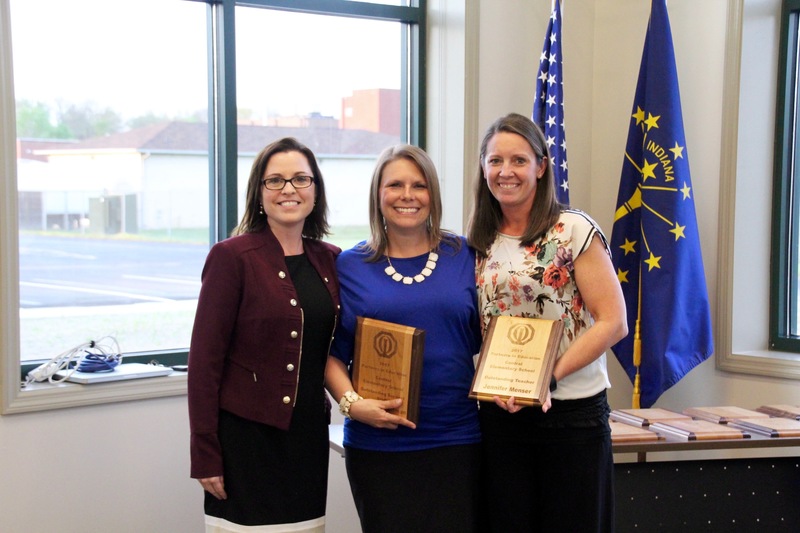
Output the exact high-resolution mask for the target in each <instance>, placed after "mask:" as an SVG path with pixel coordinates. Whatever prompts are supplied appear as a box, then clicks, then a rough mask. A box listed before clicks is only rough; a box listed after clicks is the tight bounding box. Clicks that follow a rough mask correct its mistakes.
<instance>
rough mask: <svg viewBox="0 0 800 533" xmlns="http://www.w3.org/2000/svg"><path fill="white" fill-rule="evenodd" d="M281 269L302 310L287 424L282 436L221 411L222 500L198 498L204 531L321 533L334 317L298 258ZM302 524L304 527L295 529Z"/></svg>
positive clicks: (266, 338)
mask: <svg viewBox="0 0 800 533" xmlns="http://www.w3.org/2000/svg"><path fill="white" fill-rule="evenodd" d="M286 264H287V267H288V269H289V276H290V277H291V279H292V281H293V282H294V286H295V288H296V290H297V295H298V300H299V301H300V306H301V308H302V311H303V339H302V353H301V357H300V365H299V366H300V368H299V373H300V374H299V375H300V378H299V386H298V391H297V400H296V404H295V406H294V410H293V414H292V422H291V425H290V427H289V430H288V431H283V430H281V429H278V428H275V427H272V426H268V425H265V424H260V423H257V422H253V421H250V420H246V419H244V418H241V417H238V416H236V415H234V414H231V413H229V412H226V411H221V412H220V417H219V433H218V434H219V439H220V444H221V446H222V458H223V468H224V482H225V491H226V492H227V494H228V499H227V500H224V501H221V500H217V499H216V498H214V497H213V496H211V495H210V494H209V493H206V494H205V512H206V525H207V526H209V529H207V531H226V528H225V526H226V522H227V523H228V524H227V525H240V526H258V525H271V526H273V527H274V526H276V525H280V524H287V525H288V524H292V525H293V529H291V531H317V530H318V531H324V517H325V502H326V498H327V489H328V420H329V412H328V409H327V406H326V396H325V389H324V377H325V364H326V361H327V356H328V348H329V344H330V339H331V334H332V332H333V326H334V316H335V315H334V308H333V302H332V300H331V297H330V294H329V293H328V291H327V289H326V288H325V284H324V283H323V281H322V280H321V279H320V277H319V274H318V273H317V271H316V270H314V267H313V266H312V265H311V263H310V262H309V261H308V258H307V257H306V256H305V254H303V255H296V256H288V257H286ZM264 342H269V332H264ZM307 521H310V523H309V524H308V526H309V527H308V529H297V528H296V526H297V525H298V523H299V522H307ZM215 528H216V529H215ZM270 531H273V529H270ZM274 531H281V529H280V528H276V529H274Z"/></svg>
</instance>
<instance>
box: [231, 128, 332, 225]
mask: <svg viewBox="0 0 800 533" xmlns="http://www.w3.org/2000/svg"><path fill="white" fill-rule="evenodd" d="M285 152H300V153H301V154H303V155H304V156H305V157H306V159H307V160H308V165H309V166H310V167H311V173H312V174H313V178H314V186H315V190H314V192H315V202H314V209H313V210H312V211H311V213H309V215H308V216H307V217H306V220H305V223H304V224H303V236H305V237H308V238H310V239H321V238H323V237H324V236H326V235H328V233H329V230H330V226H329V225H328V201H327V200H326V198H325V182H324V181H323V180H322V172H321V171H320V169H319V165H318V164H317V158H316V157H314V152H312V151H311V149H310V148H308V147H307V146H306V145H304V144H302V143H301V142H300V141H298V140H297V139H295V138H293V137H284V138H283V139H278V140H277V141H275V142H273V143H270V144H268V145H267V146H266V147H264V149H263V150H261V152H259V154H258V155H257V156H256V158H255V160H254V161H253V166H252V167H251V168H250V177H249V178H248V179H247V193H246V194H245V204H244V214H243V215H242V220H241V221H240V222H239V225H238V226H236V227H235V228H234V229H233V231H232V232H231V235H241V234H243V233H257V232H260V231H264V230H265V229H266V228H267V225H268V224H267V215H266V214H263V213H261V212H260V211H261V180H262V179H263V178H264V172H266V170H267V164H268V163H269V160H270V158H271V157H272V156H273V155H275V154H279V153H285Z"/></svg>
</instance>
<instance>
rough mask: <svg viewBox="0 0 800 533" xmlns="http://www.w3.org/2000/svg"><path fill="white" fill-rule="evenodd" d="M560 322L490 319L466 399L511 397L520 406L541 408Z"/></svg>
mask: <svg viewBox="0 0 800 533" xmlns="http://www.w3.org/2000/svg"><path fill="white" fill-rule="evenodd" d="M563 333H564V323H563V322H561V321H560V320H545V319H543V318H524V317H515V316H505V315H501V316H494V317H492V319H491V321H490V322H489V327H488V328H487V329H486V333H485V335H484V337H483V345H482V346H481V353H480V355H479V357H478V364H477V367H476V369H475V377H474V378H473V380H472V389H471V391H470V395H469V397H470V398H473V399H477V400H482V401H492V399H493V397H495V396H497V397H499V398H501V399H503V400H508V399H509V398H511V397H512V396H513V397H514V400H515V402H516V403H518V404H520V405H542V403H544V401H545V400H546V398H547V393H548V390H549V388H550V378H551V377H552V375H553V367H554V366H555V364H556V358H557V357H558V349H559V345H560V343H561V336H562V335H563Z"/></svg>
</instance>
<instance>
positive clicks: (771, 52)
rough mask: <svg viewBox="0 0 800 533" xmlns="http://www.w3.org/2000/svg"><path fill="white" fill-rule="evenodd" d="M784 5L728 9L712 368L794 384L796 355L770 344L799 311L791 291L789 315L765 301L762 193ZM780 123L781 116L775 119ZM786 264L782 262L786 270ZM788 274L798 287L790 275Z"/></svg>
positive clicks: (770, 164) (761, 2) (769, 161)
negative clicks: (775, 328) (777, 327)
mask: <svg viewBox="0 0 800 533" xmlns="http://www.w3.org/2000/svg"><path fill="white" fill-rule="evenodd" d="M782 3H784V0H745V1H742V2H732V3H729V4H728V30H727V35H728V37H727V42H726V64H725V93H724V101H723V110H724V112H723V127H722V139H723V143H722V150H721V163H720V168H721V177H720V184H721V187H720V191H721V194H722V198H721V201H720V219H719V236H720V238H719V265H720V266H719V272H718V281H719V285H718V295H717V304H718V305H717V313H716V314H717V335H716V339H717V343H716V363H717V367H718V368H720V369H722V370H726V371H730V372H740V373H745V374H755V375H764V376H777V377H783V378H793V379H800V356H798V354H797V353H795V352H792V351H789V350H790V348H788V347H785V346H778V345H777V344H773V342H772V338H771V331H770V329H771V324H772V325H774V324H776V322H775V321H774V319H773V318H772V317H773V314H775V317H776V318H777V317H779V316H781V314H782V313H783V321H784V322H783V323H784V325H785V326H786V328H787V329H786V330H785V331H790V329H789V328H790V327H792V326H789V324H790V323H791V313H796V311H797V303H798V302H797V297H796V294H797V293H796V290H797V289H796V286H795V289H794V291H795V296H790V292H789V291H787V290H786V288H787V287H788V286H789V285H788V284H787V285H785V286H784V290H783V294H784V301H783V305H787V306H793V307H794V311H789V309H788V308H785V309H784V310H782V311H780V312H778V307H777V302H776V301H775V300H774V298H775V296H776V295H777V293H773V294H772V296H773V302H772V303H771V302H770V301H769V295H770V293H771V289H770V283H771V281H777V280H775V279H772V280H771V279H770V278H774V277H775V276H774V274H772V273H771V275H770V276H766V275H764V273H765V272H770V262H771V256H772V255H773V254H777V253H780V252H778V249H777V248H775V249H772V250H771V248H770V246H771V244H772V243H771V241H770V238H768V237H767V235H770V236H771V235H772V231H777V228H775V227H773V228H772V229H770V230H768V229H767V228H768V227H769V226H770V221H771V220H772V217H773V215H775V216H777V217H778V220H780V216H781V215H779V213H780V210H779V209H775V208H774V207H773V202H772V197H771V195H770V194H768V193H767V192H762V191H768V190H769V189H770V187H771V186H772V185H773V179H774V178H773V169H774V168H778V167H779V165H775V163H774V162H775V161H778V158H776V157H775V152H774V150H775V146H773V140H774V139H775V138H776V137H775V135H776V123H775V117H776V113H775V110H776V108H777V107H776V93H777V92H778V91H776V87H777V84H778V82H777V80H778V78H779V76H778V72H780V71H781V67H780V66H779V63H778V61H779V58H778V56H779V53H778V50H779V37H780V35H781V27H782V26H781V5H782ZM795 31H796V27H795ZM795 53H796V50H795ZM743 65H747V69H746V70H743V69H742V68H741V67H742V66H743ZM770 80H771V81H770ZM786 80H789V77H787V78H786ZM790 83H791V81H790ZM785 118H786V115H785V114H783V111H779V113H778V120H779V121H783V120H784V119H785ZM782 136H783V134H782V133H781V134H779V138H780V137H782ZM784 146H787V147H788V146H789V145H788V144H787V145H784ZM778 153H779V154H780V152H778ZM779 157H780V156H779ZM778 197H779V198H783V197H782V196H780V195H779V196H778ZM795 223H796V221H795ZM773 226H774V224H773ZM785 230H786V226H784V231H785ZM795 239H796V234H795ZM787 242H788V241H787ZM795 245H796V242H795ZM787 258H788V256H787V255H784V261H782V262H783V263H784V267H785V265H786V263H785V261H786V260H787ZM796 265H797V263H796V262H795V267H794V268H795V269H796ZM784 275H787V271H786V270H785V271H784ZM794 275H795V279H794V281H795V282H796V279H797V278H796V276H797V271H796V270H795V274H794ZM792 298H793V299H794V303H793V304H792V302H791V299H792ZM776 313H777V314H776ZM795 316H796V315H795ZM787 317H788V318H789V321H788V322H787V321H786V319H787ZM793 327H794V328H796V327H797V326H796V322H795V323H794V326H793Z"/></svg>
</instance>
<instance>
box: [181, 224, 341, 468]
mask: <svg viewBox="0 0 800 533" xmlns="http://www.w3.org/2000/svg"><path fill="white" fill-rule="evenodd" d="M303 246H304V248H305V253H306V255H307V257H308V259H309V261H310V262H311V264H312V265H313V266H314V268H315V269H316V271H317V272H318V273H319V275H320V277H321V278H322V280H323V281H324V282H325V286H326V287H327V288H328V291H329V292H330V295H331V298H332V299H333V304H334V306H335V309H336V323H338V321H339V282H338V280H337V278H336V267H335V259H336V256H337V255H338V254H339V252H341V250H340V249H339V248H338V247H336V246H333V245H331V244H328V243H324V242H322V241H316V240H310V239H304V242H303ZM202 282H203V284H202V287H201V289H200V297H199V300H198V302H197V314H196V315H195V321H194V329H193V330H192V341H191V347H190V348H189V373H188V401H189V425H190V429H191V459H192V467H191V476H192V477H193V478H206V477H213V476H221V475H222V453H221V450H220V444H219V439H218V437H217V426H218V419H219V410H220V409H225V410H226V411H229V412H231V413H233V414H235V415H238V416H240V417H242V418H246V419H248V420H253V421H255V422H260V423H262V424H268V425H271V426H275V427H277V428H280V429H288V428H289V423H290V422H291V420H292V409H293V407H294V403H295V397H296V394H297V388H298V372H299V369H300V355H301V350H300V346H301V342H302V333H303V315H302V312H301V309H300V306H299V305H298V302H297V291H296V290H295V288H294V284H293V283H292V280H291V279H289V274H288V269H287V267H286V261H285V259H284V254H283V249H282V248H281V245H280V243H279V242H278V239H277V238H275V236H274V235H273V234H272V231H270V230H269V229H267V230H265V231H263V232H260V233H248V234H244V235H239V236H236V237H232V238H230V239H226V240H224V241H222V242H219V243H217V244H215V245H214V246H213V247H212V248H211V251H210V252H209V254H208V257H207V258H206V263H205V267H204V268H203V274H202ZM334 327H335V326H334ZM331 338H333V331H331Z"/></svg>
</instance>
